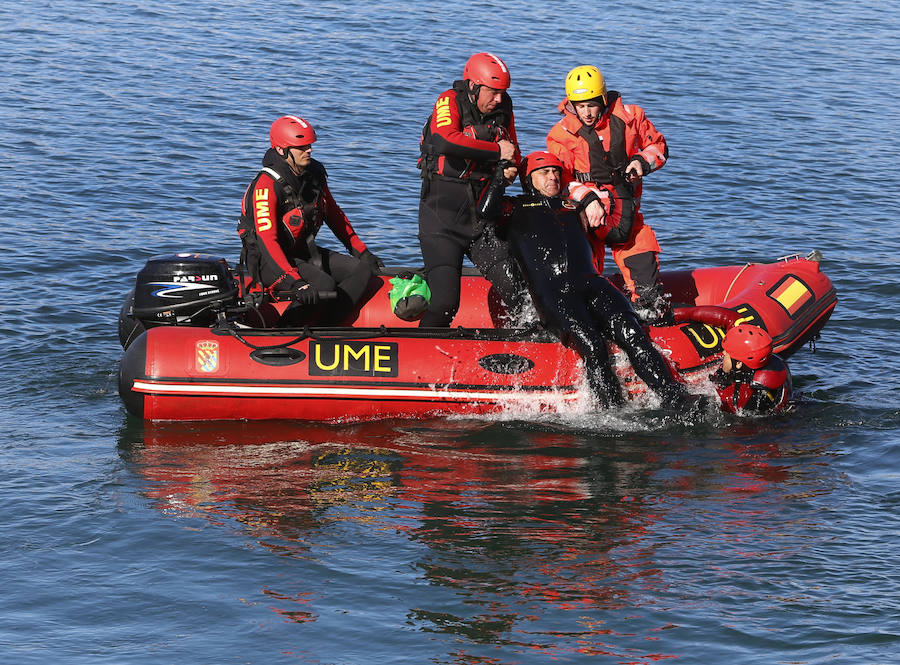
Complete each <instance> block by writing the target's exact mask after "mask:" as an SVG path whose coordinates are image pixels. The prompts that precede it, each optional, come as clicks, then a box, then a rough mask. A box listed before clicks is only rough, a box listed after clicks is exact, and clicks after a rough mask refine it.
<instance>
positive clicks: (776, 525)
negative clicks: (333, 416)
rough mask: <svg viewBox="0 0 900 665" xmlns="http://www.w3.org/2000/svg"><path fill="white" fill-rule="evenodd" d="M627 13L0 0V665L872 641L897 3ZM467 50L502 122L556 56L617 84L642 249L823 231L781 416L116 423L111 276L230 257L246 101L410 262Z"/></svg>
mask: <svg viewBox="0 0 900 665" xmlns="http://www.w3.org/2000/svg"><path fill="white" fill-rule="evenodd" d="M651 4H653V5H655V6H652V7H651V6H650V5H646V4H645V5H640V6H634V5H632V4H631V3H622V2H612V3H606V4H603V5H585V4H577V5H571V6H563V5H556V4H553V3H545V2H519V3H515V4H514V5H513V4H512V3H510V6H508V7H507V6H506V5H505V4H503V5H501V4H500V3H493V4H492V5H490V6H488V3H485V4H483V5H482V4H478V3H472V2H466V1H463V2H458V3H455V4H438V3H434V4H432V3H425V2H407V3H403V4H399V3H384V2H377V1H376V2H369V3H365V4H362V5H358V6H357V5H352V4H347V3H338V2H329V1H325V2H316V3H305V2H304V3H296V4H293V3H281V4H272V3H250V4H248V3H243V2H233V1H225V2H216V3H211V2H206V1H205V0H201V1H199V2H191V3H187V2H155V3H142V2H134V1H124V2H123V1H116V2H112V1H110V2H99V1H94V2H75V1H73V0H64V1H62V2H52V3H51V2H46V1H44V2H32V3H5V4H2V5H0V62H2V67H0V83H2V85H0V120H2V122H0V189H2V192H3V195H2V197H0V214H2V217H3V219H4V220H5V224H6V226H5V228H6V233H5V238H4V242H3V247H4V263H3V265H4V270H3V272H2V277H0V286H2V293H3V294H4V296H3V299H2V305H0V353H2V355H0V357H2V374H0V377H2V379H0V381H2V382H0V426H2V436H0V509H2V514H3V515H4V538H3V542H2V552H0V580H2V582H3V594H2V598H3V601H2V605H3V607H2V612H0V661H2V662H8V663H46V662H59V663H75V664H79V663H85V664H88V663H90V664H95V663H154V664H155V663H309V664H335V665H337V664H341V665H343V664H358V663H446V664H454V665H456V664H459V665H462V664H465V665H472V664H475V663H479V664H488V663H490V664H501V663H502V664H504V665H512V664H514V663H546V662H551V661H554V662H591V663H650V662H655V661H665V660H668V659H673V660H674V659H677V662H679V663H698V664H708V663H722V662H731V663H759V664H766V665H768V664H771V663H792V664H795V663H803V664H809V663H842V664H843V663H854V664H855V663H865V664H871V663H894V662H897V657H896V653H897V652H898V651H900V629H898V626H900V600H898V599H900V574H898V572H897V561H898V533H900V520H898V513H900V488H898V485H900V483H898V480H900V475H898V471H897V470H898V466H900V453H898V440H900V414H898V394H900V390H898V389H900V380H898V370H900V366H898V361H897V357H896V349H897V343H896V337H897V334H898V332H900V325H898V322H897V315H896V313H897V311H898V306H900V296H898V292H900V278H898V267H900V261H898V256H900V242H898V240H897V237H898V231H900V225H898V222H897V220H898V217H900V173H898V166H897V154H896V153H897V149H896V144H897V140H898V127H900V105H898V103H897V80H898V79H900V40H898V35H900V8H898V6H897V4H896V3H888V2H874V1H872V0H868V1H863V2H852V3H851V2H845V1H839V2H833V3H819V2H812V1H806V0H801V1H798V2H761V1H757V2H749V3H740V6H738V7H732V8H727V9H726V8H723V7H721V6H720V3H718V2H709V1H701V2H692V3H685V2H678V1H676V0H669V1H667V2H660V3H651ZM480 50H491V51H494V52H496V53H497V54H498V55H501V57H503V58H504V59H505V60H506V62H507V63H508V64H509V66H510V68H511V71H512V77H513V87H512V89H511V93H512V95H513V99H514V102H515V104H516V113H517V120H518V129H519V136H520V140H521V142H522V144H523V148H524V149H525V150H527V151H530V150H535V149H538V148H540V147H541V146H542V144H543V137H544V135H545V134H546V131H547V130H548V129H549V127H550V125H551V124H552V123H553V122H554V121H555V119H556V116H555V112H554V108H555V105H556V103H557V102H558V101H559V99H560V98H561V96H562V94H563V91H562V80H563V77H564V75H565V73H566V72H567V71H568V70H569V69H570V68H571V67H573V66H575V65H578V64H586V63H592V64H596V65H597V66H599V67H600V68H601V69H602V70H603V71H604V73H605V74H606V75H607V79H608V81H609V83H610V86H611V87H612V88H615V89H618V90H620V91H621V92H622V94H623V96H624V98H625V100H626V101H631V102H634V103H638V104H640V105H642V106H643V107H644V108H645V110H646V111H647V113H648V116H649V117H650V118H651V119H652V120H653V121H654V123H655V124H656V125H657V127H658V128H659V129H660V130H661V131H662V132H663V133H664V134H665V135H666V137H667V139H668V141H669V146H670V151H671V159H670V162H669V163H668V164H667V165H666V167H665V168H664V169H663V170H662V171H660V172H658V173H655V174H653V175H652V176H650V178H648V179H647V182H646V186H645V201H644V208H645V210H646V215H647V219H648V221H650V223H651V224H652V225H653V226H654V228H655V229H656V231H657V234H658V236H659V238H660V242H661V243H662V245H663V248H664V253H663V255H662V256H661V262H662V263H663V267H664V268H681V267H690V266H701V265H722V264H734V263H742V262H744V261H749V260H753V261H768V260H772V259H774V258H777V257H779V256H783V255H787V254H791V253H803V254H805V253H806V252H808V251H810V250H812V249H818V250H821V251H822V252H823V254H824V256H825V259H824V262H823V267H824V270H825V271H826V272H827V273H828V274H829V276H830V277H831V278H832V280H833V281H834V283H835V285H836V287H837V290H838V295H839V298H840V302H839V304H838V307H837V310H836V311H835V314H834V316H833V318H832V320H831V322H830V323H829V324H828V326H827V327H826V329H825V331H824V334H823V336H822V339H821V340H819V342H818V346H817V350H816V352H815V353H813V352H811V351H808V350H804V351H801V352H799V353H797V354H796V355H795V356H794V357H793V358H792V359H791V367H792V370H793V372H794V377H795V384H796V387H797V388H798V391H799V393H800V394H799V396H798V401H797V404H796V406H795V408H794V409H793V411H792V412H790V413H788V414H785V415H783V416H781V417H777V418H774V419H770V420H765V421H750V422H739V421H735V420H727V419H724V418H723V419H721V420H719V421H710V422H706V423H702V424H700V425H696V426H692V427H685V426H680V425H674V424H672V423H668V422H666V421H663V420H659V419H657V418H654V417H652V416H649V415H646V414H643V413H640V412H631V413H625V414H613V415H610V414H593V413H581V414H575V415H570V416H546V417H541V418H530V419H523V418H521V417H516V416H515V415H508V416H506V417H503V418H500V419H498V420H432V421H383V422H378V423H363V424H344V425H324V426H323V425H310V424H304V423H290V424H284V423H282V424H260V423H252V424H241V423H236V424H224V425H223V424H198V425H191V426H145V425H143V424H142V423H141V422H139V421H136V420H134V419H132V418H130V417H129V416H127V415H126V414H125V412H124V409H123V408H122V406H121V404H120V402H119V399H118V396H117V394H116V372H117V366H118V360H119V356H120V349H119V346H118V341H117V338H116V329H115V321H116V316H117V313H118V308H119V304H120V302H121V298H122V296H123V294H124V293H125V292H126V291H127V290H128V288H129V287H130V282H131V280H132V279H133V276H134V274H135V272H136V271H137V270H138V269H139V268H140V266H141V265H143V262H144V260H145V259H146V258H147V257H149V256H151V255H154V254H158V253H164V252H171V251H176V250H193V251H206V252H211V253H214V254H218V255H222V256H225V257H227V258H229V259H230V260H232V261H233V260H235V259H236V258H237V254H238V243H237V238H236V234H235V233H234V226H235V217H236V213H237V210H238V206H239V200H240V196H241V194H242V191H243V188H244V186H245V185H246V183H247V182H248V181H249V179H250V178H251V177H252V176H253V175H254V173H255V169H256V166H257V164H258V160H259V158H260V156H261V154H262V152H263V150H264V149H265V147H266V136H267V131H268V125H269V123H270V122H271V121H272V119H274V118H275V117H277V116H278V115H281V114H284V113H298V114H300V115H302V116H304V117H305V118H307V119H308V120H310V121H311V122H312V123H313V124H314V125H315V126H316V128H317V130H318V132H319V137H320V140H319V142H318V143H316V146H315V151H316V152H315V154H316V156H317V157H318V158H319V159H320V160H322V161H323V162H324V163H325V164H326V165H327V167H328V169H329V174H330V176H331V182H332V189H333V191H334V193H335V196H336V198H337V199H338V201H339V202H340V203H341V204H342V206H343V207H344V209H345V210H346V211H347V213H348V214H349V216H350V217H351V219H352V220H353V222H354V224H355V227H356V229H357V231H358V232H359V233H360V235H361V236H362V237H363V238H364V239H365V240H366V241H367V242H368V243H369V244H370V246H371V247H372V248H373V249H374V250H375V251H376V252H377V253H378V254H380V255H382V256H383V257H384V258H385V259H387V260H388V261H389V262H390V263H399V264H409V263H418V262H419V259H418V248H417V245H416V241H415V232H416V205H417V198H416V197H417V192H418V179H417V172H416V169H415V157H416V154H417V143H418V134H419V131H420V129H421V126H422V123H423V121H424V119H425V117H426V116H427V114H428V112H429V110H430V107H431V105H432V103H433V102H434V99H435V97H436V96H437V94H439V93H440V92H441V91H442V90H444V89H445V88H446V87H447V86H448V85H449V83H450V82H451V81H452V80H453V79H454V78H456V77H458V76H459V74H460V72H461V69H462V65H463V63H464V62H465V59H466V57H467V56H468V55H469V54H471V53H473V52H476V51H480Z"/></svg>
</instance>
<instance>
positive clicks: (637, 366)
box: [505, 195, 687, 404]
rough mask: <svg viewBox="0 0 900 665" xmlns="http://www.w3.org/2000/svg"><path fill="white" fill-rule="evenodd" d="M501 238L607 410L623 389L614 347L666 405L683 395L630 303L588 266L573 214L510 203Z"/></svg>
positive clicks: (546, 201) (541, 200) (530, 202)
mask: <svg viewBox="0 0 900 665" xmlns="http://www.w3.org/2000/svg"><path fill="white" fill-rule="evenodd" d="M506 219H507V223H506V225H505V231H506V236H507V238H508V240H509V243H510V247H511V249H512V251H513V254H514V255H515V256H516V258H517V260H518V262H519V266H520V267H521V269H522V272H523V274H524V275H525V279H526V280H527V281H528V284H529V290H530V291H531V297H532V300H533V301H534V305H535V307H536V309H537V311H538V314H539V315H540V317H541V321H542V323H543V324H544V325H545V326H547V327H548V328H549V329H551V330H552V331H554V332H555V333H556V334H557V335H559V337H560V339H561V340H562V341H563V343H565V344H566V345H568V346H571V347H572V348H574V349H575V350H576V351H577V352H578V353H579V354H580V355H581V357H582V360H583V361H584V364H585V370H586V372H587V378H588V382H589V383H590V385H591V388H592V389H593V391H594V393H595V394H596V395H597V398H598V399H599V400H600V401H601V402H603V403H604V404H621V403H622V402H623V397H622V391H621V387H620V385H619V381H618V379H617V377H616V374H615V371H614V370H613V368H612V362H611V359H610V357H609V352H608V350H607V347H606V340H610V341H613V342H615V343H616V344H617V345H618V346H619V347H620V348H621V349H622V350H623V351H625V353H626V354H627V355H628V357H629V359H630V360H631V364H632V366H633V367H634V371H635V373H637V375H638V376H639V377H640V378H641V379H642V380H643V381H644V383H646V384H647V386H649V387H650V388H651V389H652V390H653V391H654V392H655V393H657V395H659V396H660V398H662V399H663V400H664V402H667V403H675V404H678V403H682V402H683V401H684V400H685V399H686V398H687V391H686V389H685V388H684V386H683V385H682V384H681V383H680V382H678V381H677V380H676V379H675V378H674V377H673V375H672V372H671V370H670V368H669V366H668V364H667V363H666V361H665V360H664V359H663V357H662V356H661V355H660V353H659V351H657V349H656V347H654V346H653V343H652V342H651V340H650V337H649V336H648V335H647V333H646V331H645V330H644V329H643V328H642V327H641V325H640V323H639V322H638V319H637V315H636V314H635V312H634V309H633V308H632V306H631V303H630V302H629V301H628V299H627V298H626V297H625V296H624V295H623V294H622V292H620V291H619V290H618V289H616V288H615V287H614V286H613V285H612V284H611V283H610V282H609V281H608V280H607V279H606V278H605V277H603V276H601V275H598V274H597V273H596V271H595V270H594V267H593V257H592V253H591V247H590V245H589V243H588V240H587V237H586V236H585V233H584V231H583V229H582V226H581V220H580V218H579V215H578V213H577V211H576V210H575V209H574V208H572V207H570V206H569V204H568V203H567V202H563V201H562V200H560V199H558V198H548V197H545V196H539V195H538V196H530V195H523V196H518V197H516V198H514V199H512V208H511V210H510V211H509V212H508V215H507V216H506Z"/></svg>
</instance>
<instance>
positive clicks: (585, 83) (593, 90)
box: [566, 65, 606, 104]
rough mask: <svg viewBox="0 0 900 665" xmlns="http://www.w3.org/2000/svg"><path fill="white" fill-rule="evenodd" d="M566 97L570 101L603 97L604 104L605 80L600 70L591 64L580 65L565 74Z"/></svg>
mask: <svg viewBox="0 0 900 665" xmlns="http://www.w3.org/2000/svg"><path fill="white" fill-rule="evenodd" d="M566 97H568V98H569V101H570V102H584V101H587V100H589V99H596V98H597V97H602V98H603V103H604V104H606V81H604V80H603V74H601V73H600V70H599V69H597V68H596V67H593V66H591V65H581V66H580V67H576V68H575V69H573V70H572V71H570V72H569V73H568V74H567V75H566Z"/></svg>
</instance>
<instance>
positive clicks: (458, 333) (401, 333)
mask: <svg viewBox="0 0 900 665" xmlns="http://www.w3.org/2000/svg"><path fill="white" fill-rule="evenodd" d="M326 330H329V332H313V330H312V329H311V328H310V327H309V326H303V328H302V332H301V333H300V334H299V335H293V337H292V338H291V339H288V340H286V341H284V342H280V343H277V344H254V343H253V342H251V341H250V340H248V339H247V338H246V337H245V336H244V335H242V334H241V332H240V330H239V329H237V328H235V326H234V324H233V323H225V324H223V325H217V326H214V327H213V328H212V331H213V333H215V334H219V335H229V336H231V337H234V338H235V339H236V340H237V341H239V342H240V343H241V344H243V345H244V346H246V347H248V348H250V349H253V350H254V351H256V350H265V349H283V348H287V347H290V346H293V345H294V344H297V343H298V342H302V341H303V340H305V339H312V340H315V341H328V340H364V339H375V338H379V337H420V338H425V339H428V338H435V337H437V338H442V339H471V340H484V341H487V340H492V339H502V340H509V341H523V340H531V341H535V342H549V341H555V340H556V338H555V337H554V336H553V335H552V334H551V333H550V332H549V331H547V330H546V329H544V328H543V327H541V326H531V327H528V328H505V329H502V328H500V329H498V328H466V327H463V326H458V327H455V328H388V327H387V326H385V325H384V324H382V325H380V326H379V327H377V328H346V329H326ZM248 331H250V332H251V333H252V334H253V335H254V336H258V335H266V336H278V335H285V334H293V332H294V331H292V330H290V329H280V330H279V329H277V328H273V329H258V328H256V329H248Z"/></svg>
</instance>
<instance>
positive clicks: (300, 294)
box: [291, 279, 319, 305]
mask: <svg viewBox="0 0 900 665" xmlns="http://www.w3.org/2000/svg"><path fill="white" fill-rule="evenodd" d="M291 300H293V301H294V302H295V303H297V304H298V305H316V304H318V302H319V292H318V291H316V289H315V288H313V285H312V284H310V283H309V282H307V281H306V280H305V279H298V280H297V281H296V282H294V284H293V286H291Z"/></svg>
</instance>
